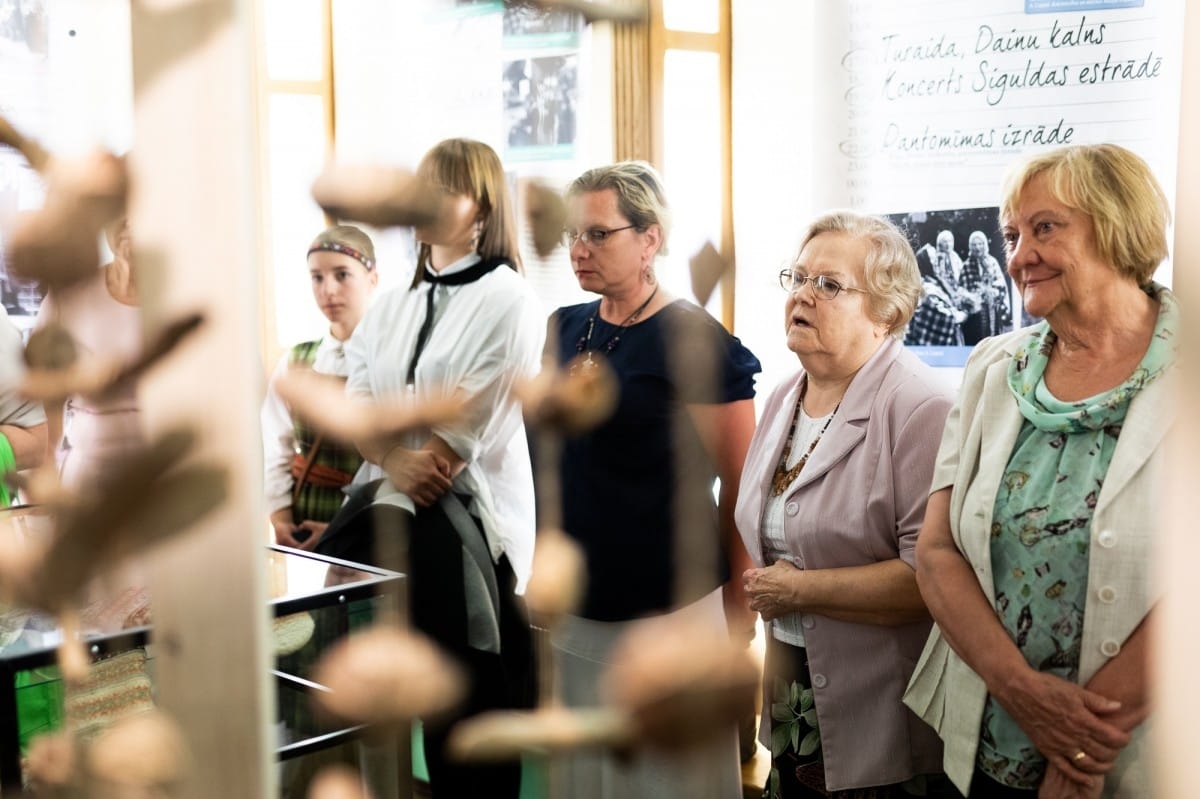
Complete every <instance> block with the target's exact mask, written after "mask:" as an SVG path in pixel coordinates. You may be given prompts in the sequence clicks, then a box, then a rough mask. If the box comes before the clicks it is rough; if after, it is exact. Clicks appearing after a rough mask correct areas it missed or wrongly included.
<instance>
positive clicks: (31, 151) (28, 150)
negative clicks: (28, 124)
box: [0, 116, 50, 173]
mask: <svg viewBox="0 0 1200 799" xmlns="http://www.w3.org/2000/svg"><path fill="white" fill-rule="evenodd" d="M0 144H3V145H5V146H7V147H12V148H13V149H14V150H16V151H17V152H19V153H20V154H21V155H22V156H23V157H24V158H25V160H26V161H28V162H29V165H30V166H31V167H33V169H34V171H36V172H38V173H43V172H45V170H46V166H47V165H48V164H49V163H50V153H48V152H47V151H46V150H45V149H44V148H43V147H42V145H40V144H38V143H37V141H35V140H34V139H31V138H30V137H28V136H25V135H24V134H22V133H21V132H20V131H18V130H17V129H16V128H14V127H13V126H12V123H11V122H9V121H8V120H7V119H5V118H4V117H3V116H0Z"/></svg>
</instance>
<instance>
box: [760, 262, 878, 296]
mask: <svg viewBox="0 0 1200 799" xmlns="http://www.w3.org/2000/svg"><path fill="white" fill-rule="evenodd" d="M805 283H808V284H810V285H811V286H812V289H813V294H814V295H816V296H817V297H820V298H821V299H823V300H832V299H834V298H835V297H837V295H838V294H841V293H842V292H843V291H856V292H858V293H859V294H868V293H869V292H867V291H866V290H864V289H859V288H855V287H854V286H845V285H842V283H840V282H839V281H837V280H834V279H833V278H831V277H829V276H828V275H802V274H800V273H799V272H796V271H794V270H791V269H784V270H783V271H782V272H780V273H779V285H780V286H782V287H783V290H784V291H786V292H788V293H789V294H790V293H791V292H793V291H799V290H800V289H801V288H803V286H804V284H805Z"/></svg>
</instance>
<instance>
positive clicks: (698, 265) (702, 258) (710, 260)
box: [688, 241, 733, 305]
mask: <svg viewBox="0 0 1200 799" xmlns="http://www.w3.org/2000/svg"><path fill="white" fill-rule="evenodd" d="M688 268H689V271H690V272H691V274H692V293H693V294H695V295H696V300H697V301H698V302H699V303H700V304H701V305H708V301H709V299H710V298H711V297H712V293H713V290H714V289H716V287H717V284H718V283H720V282H721V278H722V277H723V276H724V275H725V273H726V272H728V271H729V270H730V269H732V268H733V265H732V264H731V263H729V261H726V260H725V259H724V258H723V257H721V254H720V253H719V252H717V248H716V247H714V246H713V245H712V242H711V241H706V242H704V246H703V247H701V248H700V250H699V251H698V252H697V253H696V254H695V255H693V256H692V258H691V260H689V261H688Z"/></svg>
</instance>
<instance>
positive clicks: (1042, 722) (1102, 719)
mask: <svg viewBox="0 0 1200 799" xmlns="http://www.w3.org/2000/svg"><path fill="white" fill-rule="evenodd" d="M993 696H995V698H996V701H998V702H999V703H1000V705H1001V707H1003V708H1004V709H1005V710H1006V711H1008V714H1009V715H1010V716H1012V717H1013V720H1014V721H1016V722H1017V724H1018V725H1019V726H1020V727H1021V729H1022V730H1024V731H1025V734H1026V735H1028V736H1029V738H1030V740H1031V741H1033V745H1034V746H1036V747H1037V749H1038V751H1039V752H1041V753H1042V755H1043V756H1044V757H1045V758H1046V759H1047V760H1048V761H1049V762H1050V765H1051V766H1052V767H1054V768H1055V769H1057V770H1058V771H1059V772H1061V775H1062V776H1063V777H1066V778H1067V779H1069V780H1071V781H1073V782H1075V783H1078V784H1081V785H1086V784H1089V783H1090V782H1091V781H1092V779H1093V778H1094V776H1095V775H1099V774H1105V773H1107V772H1108V771H1110V770H1111V769H1112V767H1113V763H1114V761H1115V760H1116V759H1117V756H1118V755H1119V754H1120V752H1121V750H1122V749H1123V748H1124V747H1125V746H1126V745H1128V743H1129V740H1130V737H1129V733H1127V732H1124V731H1122V730H1121V729H1120V728H1119V727H1117V726H1115V725H1114V724H1112V723H1111V721H1110V720H1109V718H1107V717H1108V716H1110V715H1111V714H1113V713H1115V712H1117V711H1118V710H1119V709H1120V707H1121V703H1120V702H1114V701H1113V700H1111V699H1108V698H1106V697H1104V696H1101V695H1100V694H1097V693H1095V692H1093V691H1089V690H1087V689H1086V688H1082V687H1080V686H1078V685H1076V684H1074V683H1072V682H1068V681H1066V680H1064V679H1061V678H1059V677H1055V676H1054V675H1052V674H1045V673H1043V672H1038V671H1034V670H1033V669H1024V670H1022V672H1021V673H1020V674H1019V675H1016V676H1015V677H1014V678H1013V679H1011V680H1009V681H1008V682H1007V683H1006V684H1005V685H1004V686H1001V687H999V689H998V690H995V691H993ZM1080 752H1083V753H1084V756H1083V757H1079V756H1078V755H1079V753H1080Z"/></svg>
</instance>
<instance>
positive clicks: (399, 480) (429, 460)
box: [379, 447, 453, 508]
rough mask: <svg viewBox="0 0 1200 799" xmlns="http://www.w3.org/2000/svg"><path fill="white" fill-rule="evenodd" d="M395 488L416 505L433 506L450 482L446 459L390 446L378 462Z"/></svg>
mask: <svg viewBox="0 0 1200 799" xmlns="http://www.w3.org/2000/svg"><path fill="white" fill-rule="evenodd" d="M379 466H380V468H382V469H383V471H384V472H385V473H386V474H387V476H388V479H389V480H391V482H392V485H394V486H395V487H396V490H397V491H400V492H401V493H404V494H407V495H408V496H409V497H411V498H412V501H413V502H414V503H416V505H417V507H419V508H428V507H430V506H432V505H436V504H437V502H438V500H440V499H441V498H442V496H443V495H444V494H445V493H446V492H447V491H449V490H450V486H451V485H452V484H453V479H452V475H451V469H450V462H449V461H447V460H446V459H445V458H443V457H442V456H441V455H438V454H437V453H436V452H431V451H430V450H427V449H407V448H405V447H393V448H392V449H391V450H389V451H388V453H387V454H386V455H384V456H383V458H382V459H380V461H379Z"/></svg>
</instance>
